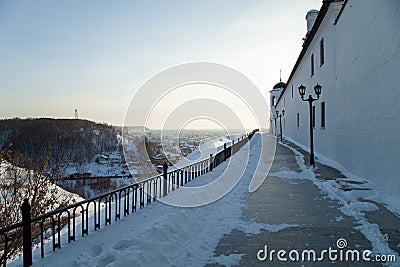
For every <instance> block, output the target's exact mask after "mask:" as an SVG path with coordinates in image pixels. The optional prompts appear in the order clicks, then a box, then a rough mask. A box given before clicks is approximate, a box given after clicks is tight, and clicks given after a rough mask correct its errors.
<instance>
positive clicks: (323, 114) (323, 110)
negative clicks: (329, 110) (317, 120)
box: [321, 102, 325, 128]
mask: <svg viewBox="0 0 400 267" xmlns="http://www.w3.org/2000/svg"><path fill="white" fill-rule="evenodd" d="M321 128H325V102H322V103H321Z"/></svg>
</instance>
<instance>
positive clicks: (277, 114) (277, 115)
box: [276, 110, 285, 142]
mask: <svg viewBox="0 0 400 267" xmlns="http://www.w3.org/2000/svg"><path fill="white" fill-rule="evenodd" d="M283 116H285V110H282V114H279V111H276V117H279V127H280V134H281V142H282V117H283Z"/></svg>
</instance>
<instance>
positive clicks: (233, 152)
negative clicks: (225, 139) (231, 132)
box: [231, 140, 235, 155]
mask: <svg viewBox="0 0 400 267" xmlns="http://www.w3.org/2000/svg"><path fill="white" fill-rule="evenodd" d="M231 153H232V155H234V154H235V140H232V149H231Z"/></svg>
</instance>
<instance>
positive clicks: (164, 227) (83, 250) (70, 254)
mask: <svg viewBox="0 0 400 267" xmlns="http://www.w3.org/2000/svg"><path fill="white" fill-rule="evenodd" d="M251 146H252V149H251V153H252V154H250V158H249V163H248V165H247V168H246V170H245V173H244V175H243V178H242V179H241V180H240V181H239V183H238V184H237V185H236V186H235V187H234V188H233V190H232V191H231V192H229V193H228V194H227V195H225V196H224V197H223V198H221V199H219V200H218V201H215V202H213V203H211V204H208V205H205V206H202V207H196V208H181V207H174V206H169V205H166V204H163V203H161V202H155V203H154V204H152V205H150V206H148V207H146V208H145V209H142V210H140V211H139V212H138V213H135V214H133V215H130V216H128V217H126V218H124V219H122V220H121V221H118V222H116V223H113V224H111V225H110V226H107V227H105V228H103V229H101V230H98V231H97V232H96V233H93V234H90V235H89V236H87V237H85V238H81V239H79V240H77V241H76V242H73V243H71V244H68V245H67V246H64V247H63V248H62V249H61V250H58V251H56V252H55V253H53V252H49V253H48V255H46V257H45V258H44V259H40V257H39V255H38V253H36V252H37V251H35V252H34V266H166V265H169V266H171V265H180V266H202V265H204V264H206V263H212V262H213V252H214V248H215V247H216V246H217V244H218V241H219V240H220V239H221V238H222V236H223V235H224V234H228V233H229V232H230V231H231V230H232V229H235V228H238V227H239V228H240V227H241V226H242V227H247V228H248V227H252V225H251V224H250V225H249V223H248V222H247V223H244V222H242V221H241V213H242V209H243V208H244V206H245V205H246V203H245V199H244V197H245V196H246V194H248V186H249V182H250V179H251V177H252V174H253V173H254V171H255V168H256V166H255V164H256V163H257V162H258V160H257V158H258V157H259V153H260V150H261V138H260V135H259V134H257V135H255V136H254V138H253V139H252V140H251ZM248 153H249V147H248V146H247V145H246V146H244V147H243V148H242V149H241V150H240V151H239V152H238V153H236V154H235V155H234V156H233V157H232V158H231V159H230V161H229V162H228V161H227V162H224V163H222V164H221V165H220V166H218V167H217V168H215V169H214V170H213V171H212V172H210V173H207V174H205V175H203V176H201V177H199V178H197V179H195V180H193V181H192V182H191V183H189V184H188V185H189V186H201V185H204V184H207V183H209V182H212V181H213V180H215V179H216V178H217V177H219V176H220V175H223V176H226V177H229V176H232V175H233V174H234V173H237V172H239V171H240V172H242V170H241V169H240V170H238V168H242V167H241V166H243V164H239V163H241V162H243V161H244V160H245V161H246V162H247V160H248ZM228 163H229V164H230V167H229V168H226V167H227V165H228ZM225 169H226V171H225ZM179 191H180V190H176V191H174V192H172V193H171V194H170V195H169V196H168V197H175V198H176V197H177V195H179ZM256 228H257V227H256ZM15 264H17V262H15Z"/></svg>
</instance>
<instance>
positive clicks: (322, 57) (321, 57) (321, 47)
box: [319, 38, 325, 66]
mask: <svg viewBox="0 0 400 267" xmlns="http://www.w3.org/2000/svg"><path fill="white" fill-rule="evenodd" d="M319 63H320V66H322V65H324V63H325V52H324V38H322V39H321V41H319Z"/></svg>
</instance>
